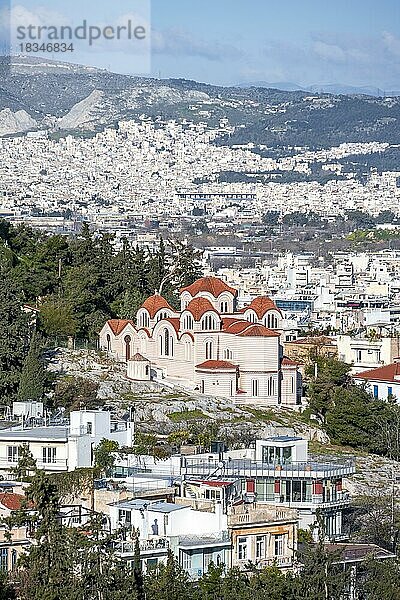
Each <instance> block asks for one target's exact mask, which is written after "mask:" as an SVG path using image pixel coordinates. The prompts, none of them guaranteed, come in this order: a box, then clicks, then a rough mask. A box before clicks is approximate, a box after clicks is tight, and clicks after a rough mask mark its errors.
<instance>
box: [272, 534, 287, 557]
mask: <svg viewBox="0 0 400 600" xmlns="http://www.w3.org/2000/svg"><path fill="white" fill-rule="evenodd" d="M274 548H275V556H283V555H284V549H285V536H284V535H274Z"/></svg>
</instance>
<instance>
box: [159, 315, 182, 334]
mask: <svg viewBox="0 0 400 600" xmlns="http://www.w3.org/2000/svg"><path fill="white" fill-rule="evenodd" d="M163 321H167V322H168V323H171V325H172V327H173V328H174V329H175V331H176V333H179V327H180V321H179V318H178V317H170V318H169V319H163Z"/></svg>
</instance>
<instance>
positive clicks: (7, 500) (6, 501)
mask: <svg viewBox="0 0 400 600" xmlns="http://www.w3.org/2000/svg"><path fill="white" fill-rule="evenodd" d="M24 498H25V496H23V495H22V494H14V493H12V492H4V493H1V494H0V504H2V505H3V506H4V507H5V508H8V509H9V510H18V509H20V508H21V504H22V501H23V499H24Z"/></svg>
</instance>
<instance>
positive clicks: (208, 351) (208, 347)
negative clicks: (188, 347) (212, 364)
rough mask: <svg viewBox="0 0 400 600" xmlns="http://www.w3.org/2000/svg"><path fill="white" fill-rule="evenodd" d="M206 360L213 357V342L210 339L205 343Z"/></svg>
mask: <svg viewBox="0 0 400 600" xmlns="http://www.w3.org/2000/svg"><path fill="white" fill-rule="evenodd" d="M205 352H206V360H211V359H212V357H213V343H212V341H211V340H209V341H208V342H206V344H205Z"/></svg>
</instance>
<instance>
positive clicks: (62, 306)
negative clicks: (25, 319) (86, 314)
mask: <svg viewBox="0 0 400 600" xmlns="http://www.w3.org/2000/svg"><path fill="white" fill-rule="evenodd" d="M40 324H41V327H42V329H43V331H44V333H45V334H46V335H47V336H50V337H52V336H54V337H57V336H74V335H75V334H76V332H77V330H78V323H77V319H76V317H75V315H74V311H73V307H72V304H71V303H70V302H68V301H67V300H65V299H63V298H57V297H49V298H47V299H46V300H45V301H44V303H43V304H42V305H41V307H40Z"/></svg>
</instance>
